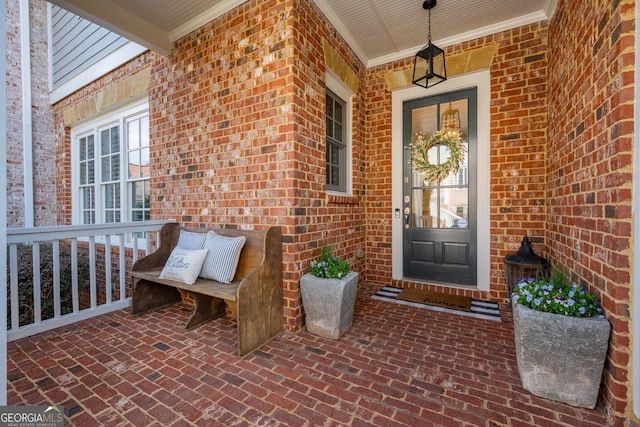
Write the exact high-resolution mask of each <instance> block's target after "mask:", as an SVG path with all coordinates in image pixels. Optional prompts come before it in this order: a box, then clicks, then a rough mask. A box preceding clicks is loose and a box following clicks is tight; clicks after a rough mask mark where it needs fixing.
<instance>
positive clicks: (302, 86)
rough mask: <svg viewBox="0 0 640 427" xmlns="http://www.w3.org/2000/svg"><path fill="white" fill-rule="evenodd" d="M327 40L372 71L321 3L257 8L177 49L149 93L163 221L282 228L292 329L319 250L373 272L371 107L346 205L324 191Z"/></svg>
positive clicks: (155, 199) (155, 188) (234, 14)
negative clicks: (366, 189)
mask: <svg viewBox="0 0 640 427" xmlns="http://www.w3.org/2000/svg"><path fill="white" fill-rule="evenodd" d="M323 39H326V40H329V41H330V42H331V43H332V45H334V46H335V47H334V49H336V50H337V51H339V52H341V53H342V54H343V55H344V56H345V60H346V61H347V62H349V63H350V64H352V65H353V68H354V71H356V72H357V71H358V70H359V69H360V68H361V65H359V64H357V63H356V61H355V59H354V57H353V54H351V52H350V51H348V50H347V49H346V48H345V47H344V43H342V42H340V40H339V39H338V38H337V36H335V35H334V32H333V31H332V28H330V26H329V25H328V24H327V22H326V21H324V20H323V19H322V18H321V15H320V14H319V12H318V11H317V9H316V8H315V7H314V6H313V5H312V4H311V2H309V1H306V0H305V1H267V2H257V1H251V2H248V3H246V4H244V5H243V6H241V7H238V8H236V9H235V10H233V11H231V12H230V13H228V14H227V15H225V16H224V17H221V18H219V19H217V20H215V21H213V22H211V23H209V24H208V25H205V26H204V27H202V28H201V29H199V30H198V31H196V32H194V33H192V34H190V35H188V36H186V37H184V38H183V39H181V40H180V41H178V42H177V43H176V44H175V45H174V46H173V49H172V52H171V54H170V56H169V58H168V60H167V61H166V62H160V63H158V64H157V66H156V67H155V68H154V70H153V76H152V87H151V88H150V98H151V99H152V100H153V102H152V105H151V109H152V111H151V133H152V134H151V139H152V141H153V144H154V146H153V149H152V153H151V156H152V165H153V166H152V182H151V187H152V202H151V209H152V212H153V216H154V217H155V218H175V219H177V220H178V221H180V222H183V223H186V224H189V225H196V226H199V225H206V226H210V225H211V224H225V225H224V226H226V227H249V228H259V227H265V226H268V225H279V226H281V227H282V228H283V236H284V237H283V250H284V262H283V264H284V265H283V269H284V298H285V301H284V306H285V326H286V328H287V329H290V330H297V329H299V327H300V326H301V325H302V321H303V317H302V310H301V300H300V294H299V278H300V276H301V275H302V273H303V272H304V271H305V270H306V268H307V265H308V263H309V261H310V260H311V259H312V258H313V257H314V256H317V254H318V253H319V246H320V245H322V244H335V245H336V246H337V247H336V252H337V254H338V255H341V256H345V257H347V258H348V259H349V260H350V261H351V262H352V264H353V265H354V269H356V270H359V269H362V264H363V263H362V261H358V260H356V258H355V251H356V250H357V249H362V248H363V247H364V227H363V223H364V209H363V204H362V201H361V199H362V195H363V194H362V193H363V190H362V178H361V174H362V167H361V163H362V154H361V153H362V151H363V142H362V137H361V132H360V131H359V127H360V126H361V125H360V123H361V122H362V120H363V116H362V113H360V111H361V108H359V105H360V104H361V101H360V100H359V99H356V108H354V111H355V114H356V116H355V122H356V123H357V125H356V128H355V129H354V134H353V140H354V150H353V152H354V158H353V169H354V187H353V189H354V197H353V198H350V199H349V200H346V202H347V203H345V200H339V199H338V200H333V199H330V198H328V197H327V195H326V192H325V173H324V171H325V165H324V158H325V153H324V150H325V148H324V147H325V131H324V122H325V121H324V102H325V101H324V100H325V94H324V73H325V68H324V54H323V47H322V41H323Z"/></svg>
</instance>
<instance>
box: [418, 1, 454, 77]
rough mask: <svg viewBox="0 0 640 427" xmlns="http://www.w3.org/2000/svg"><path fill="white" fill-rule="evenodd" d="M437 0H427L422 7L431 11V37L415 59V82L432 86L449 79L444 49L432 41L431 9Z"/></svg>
mask: <svg viewBox="0 0 640 427" xmlns="http://www.w3.org/2000/svg"><path fill="white" fill-rule="evenodd" d="M435 6H436V0H426V1H425V2H424V3H423V4H422V7H423V8H424V9H427V10H428V11H429V38H428V41H427V44H426V45H425V47H423V48H422V49H420V50H419V51H418V53H416V56H415V59H414V61H413V80H412V81H413V84H415V85H418V86H422V87H423V88H430V87H431V86H435V85H437V84H438V83H442V82H443V81H445V80H447V70H446V68H445V63H444V50H442V49H440V48H439V47H438V46H436V45H434V44H433V43H431V9H433V8H434V7H435Z"/></svg>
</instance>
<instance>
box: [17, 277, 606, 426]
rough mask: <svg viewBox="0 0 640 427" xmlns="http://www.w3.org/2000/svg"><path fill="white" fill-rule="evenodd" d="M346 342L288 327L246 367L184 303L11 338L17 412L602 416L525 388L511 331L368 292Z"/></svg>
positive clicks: (373, 421)
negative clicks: (192, 320)
mask: <svg viewBox="0 0 640 427" xmlns="http://www.w3.org/2000/svg"><path fill="white" fill-rule="evenodd" d="M377 288H379V286H377V285H376V286H372V285H364V286H361V288H360V290H359V293H358V300H357V304H356V312H355V317H354V325H353V327H352V328H351V329H350V330H349V331H348V332H347V333H346V334H345V335H344V336H343V337H342V338H341V339H340V340H338V341H331V340H327V339H322V338H319V337H315V336H313V335H311V334H309V333H308V332H306V331H302V332H300V333H297V334H291V333H285V334H283V335H282V336H281V337H280V338H278V339H276V340H273V341H271V342H270V343H268V344H267V345H265V346H263V347H262V348H261V349H259V350H258V351H256V352H254V353H253V354H252V355H250V356H248V357H246V358H245V359H239V358H237V357H236V356H235V349H236V332H235V325H234V323H233V320H231V319H229V318H226V317H225V318H222V319H217V320H214V321H213V322H209V323H208V324H206V325H204V326H201V327H200V328H197V329H195V330H193V331H184V330H183V329H182V326H183V325H184V323H185V321H186V319H187V317H188V315H189V313H190V310H189V308H188V307H186V306H183V305H181V304H179V305H175V306H172V307H170V308H169V309H166V310H162V311H156V312H153V313H148V314H146V315H143V316H141V317H133V316H132V315H131V314H129V312H128V311H124V310H123V311H119V312H115V313H112V314H108V315H103V316H100V317H97V318H95V319H92V320H88V321H83V322H79V323H77V324H75V325H72V326H70V327H66V328H60V329H57V330H55V331H51V332H47V333H43V334H40V335H37V336H34V337H31V338H26V339H22V340H20V341H17V342H13V343H9V353H8V358H9V364H8V386H9V390H8V400H9V402H8V404H9V405H63V406H64V409H65V412H66V414H67V417H68V418H67V420H66V425H72V426H92V425H105V426H123V425H135V426H185V425H201V426H276V425H277V426H339V425H353V426H401V425H408V426H455V427H458V426H486V427H489V426H547V427H550V426H571V427H575V426H589V427H591V426H592V427H601V426H604V425H606V423H605V418H604V417H603V416H602V414H601V413H600V412H599V411H598V409H596V410H585V409H577V408H573V407H571V406H566V405H562V404H558V403H554V402H551V401H548V400H545V399H541V398H538V397H535V396H532V395H531V394H529V393H528V392H526V391H525V390H523V389H522V388H521V387H520V379H519V376H518V372H517V368H516V361H515V350H514V343H513V325H512V321H511V315H510V313H509V312H508V311H504V310H503V312H502V317H503V322H501V323H498V322H492V321H485V320H476V319H473V318H468V317H464V316H460V315H452V314H445V313H439V312H435V311H431V310H425V309H416V308H412V307H406V306H403V305H399V304H394V303H389V302H383V301H376V300H372V299H371V298H369V296H370V295H371V294H373V293H374V292H375V291H376V290H377Z"/></svg>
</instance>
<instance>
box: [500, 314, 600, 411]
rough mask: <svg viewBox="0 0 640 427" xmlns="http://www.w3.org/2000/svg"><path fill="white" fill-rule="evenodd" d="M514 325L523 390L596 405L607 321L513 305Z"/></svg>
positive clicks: (543, 395)
mask: <svg viewBox="0 0 640 427" xmlns="http://www.w3.org/2000/svg"><path fill="white" fill-rule="evenodd" d="M513 328H514V332H515V341H516V357H517V361H518V371H519V373H520V378H521V379H522V386H523V387H524V388H525V389H526V390H528V391H529V392H530V393H532V394H535V395H536V396H540V397H544V398H547V399H551V400H555V401H557V402H562V403H566V404H569V405H572V406H578V407H584V408H591V409H593V408H594V407H595V406H596V402H597V400H598V392H599V390H600V382H601V380H602V371H603V368H604V361H605V358H606V356H607V348H608V345H609V332H610V330H611V326H610V324H609V321H608V320H607V319H605V318H602V317H569V316H562V315H559V314H553V313H544V312H541V311H536V310H532V309H530V308H527V307H524V306H522V305H521V304H515V303H513Z"/></svg>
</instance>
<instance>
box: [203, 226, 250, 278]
mask: <svg viewBox="0 0 640 427" xmlns="http://www.w3.org/2000/svg"><path fill="white" fill-rule="evenodd" d="M245 241H246V238H245V237H244V236H239V237H226V236H221V235H219V234H216V233H215V232H213V231H209V232H208V233H207V238H206V239H205V241H204V248H205V249H208V252H207V256H206V258H205V260H204V264H203V265H202V270H201V271H200V277H203V278H205V279H211V280H216V281H218V282H221V283H231V281H232V280H233V277H234V276H235V275H236V269H237V268H238V261H239V260H240V252H241V251H242V248H243V247H244V243H245Z"/></svg>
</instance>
